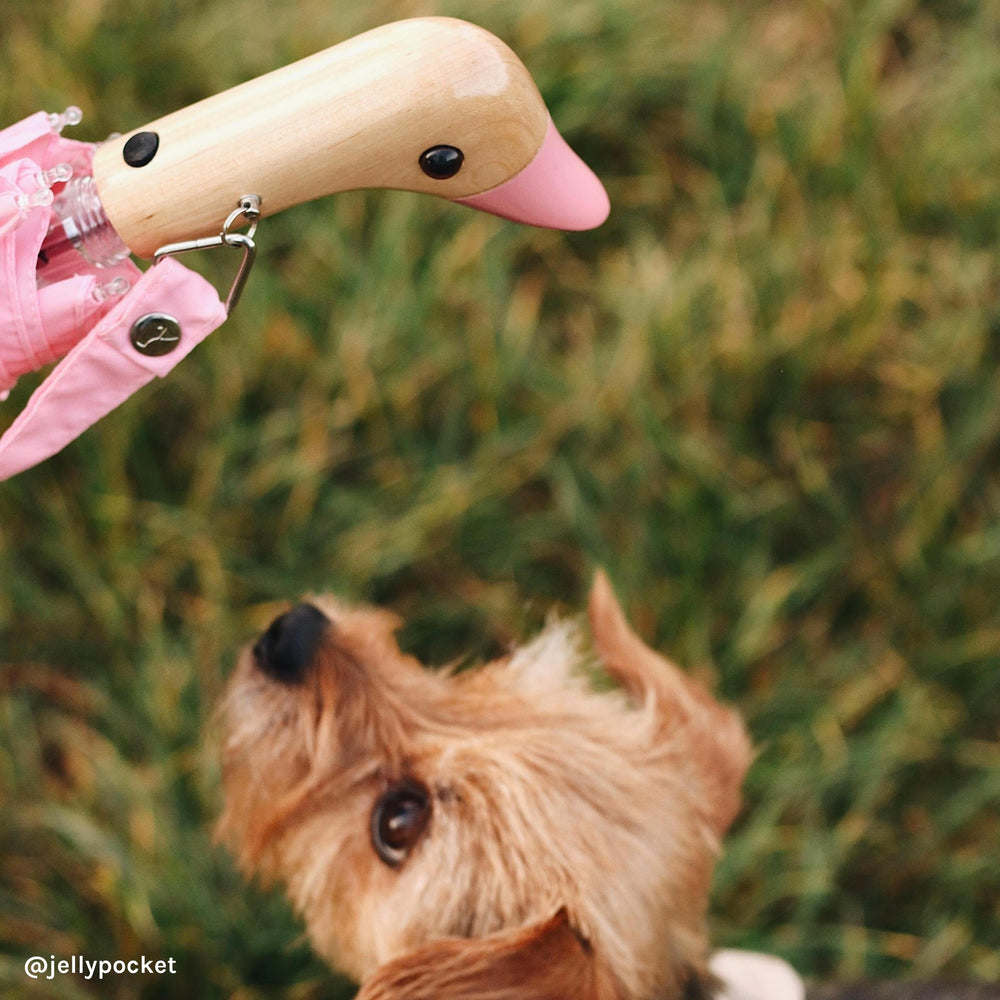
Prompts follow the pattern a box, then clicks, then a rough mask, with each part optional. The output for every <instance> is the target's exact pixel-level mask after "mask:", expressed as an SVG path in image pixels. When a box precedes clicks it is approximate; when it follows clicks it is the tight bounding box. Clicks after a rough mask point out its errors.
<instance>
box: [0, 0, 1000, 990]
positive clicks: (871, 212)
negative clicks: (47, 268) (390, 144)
mask: <svg viewBox="0 0 1000 1000" xmlns="http://www.w3.org/2000/svg"><path fill="white" fill-rule="evenodd" d="M423 13H446V14H455V15H459V16H465V17H467V18H469V19H471V20H475V21H477V22H478V23H481V24H483V25H484V26H485V27H487V28H490V29H491V30H493V31H495V32H496V33H498V34H499V35H500V36H501V37H503V38H504V39H506V40H507V41H508V42H509V43H510V44H511V45H512V46H513V47H514V48H515V50H517V51H518V53H519V54H520V55H521V56H522V58H523V59H524V60H525V62H526V63H527V64H528V66H529V68H530V69H531V71H532V72H533V74H534V75H535V77H536V79H537V81H538V83H539V86H540V87H541V89H542V91H543V93H544V95H545V97H546V99H547V101H548V103H549V106H550V108H551V110H552V112H553V115H554V117H555V119H556V121H557V122H558V123H559V124H560V126H561V127H562V128H563V131H564V132H565V133H566V134H567V136H568V137H569V139H570V140H571V142H573V144H574V145H575V146H576V147H577V148H578V149H579V150H580V151H581V153H582V154H583V155H584V156H585V158H586V159H587V160H588V161H589V162H590V163H591V164H592V165H593V166H594V167H595V168H596V169H597V171H598V173H599V174H600V175H601V176H602V177H603V178H605V179H606V182H607V185H608V187H609V189H610V192H611V195H612V201H613V204H614V212H613V215H612V218H611V220H610V221H609V222H608V223H607V224H606V225H605V226H604V227H603V228H602V229H600V230H598V231H597V232H594V233H586V234H578V235H561V234H553V233H548V232H541V231H535V230H530V229H524V228H518V227H515V226H513V225H510V224H506V223H503V222H500V221H499V220H495V219H492V218H490V217H486V216H481V215H476V214H474V213H471V212H468V211H466V210H464V209H458V208H455V207H453V206H449V205H446V204H444V203H439V202H437V201H435V200H433V199H428V198H419V197H417V196H411V195H406V194H400V193H384V192H383V193H368V194H349V195H343V196H340V197H338V198H337V199H332V200H327V201H325V202H321V203H318V204H315V205H312V206H303V207H300V208H298V209H295V210H292V211H289V212H287V213H285V214H284V215H282V216H280V217H277V218H275V219H271V220H267V222H266V224H265V225H263V226H262V228H261V232H260V236H261V244H262V254H261V262H260V263H259V264H258V266H257V270H256V273H255V274H254V276H253V280H252V281H251V284H250V286H249V288H248V291H247V294H246V298H245V300H244V302H243V304H242V305H241V307H240V309H239V311H238V312H237V314H236V315H235V316H234V317H233V319H232V320H231V321H230V322H229V323H228V324H227V325H226V326H225V327H223V328H222V329H221V330H220V331H219V332H218V333H216V334H215V335H214V336H213V337H212V338H211V339H210V340H209V341H208V342H207V343H206V344H205V345H204V346H203V347H201V348H199V350H198V351H197V352H195V354H194V355H193V356H192V357H191V358H190V359H188V360H187V361H186V362H185V363H184V365H182V366H181V367H180V369H179V370H177V371H175V372H174V373H173V375H172V376H171V377H170V378H169V379H168V380H166V381H164V382H162V383H160V384H157V385H154V386H150V387H149V388H148V389H147V390H145V392H144V393H142V394H141V395H140V396H139V397H138V398H136V399H133V400H132V401H130V402H129V403H128V404H126V405H125V406H123V407H122V408H121V409H120V410H118V411H117V412H116V413H115V414H114V415H113V416H111V417H109V418H107V419H105V420H104V421H103V422H102V423H101V424H100V425H99V426H98V427H96V428H95V429H93V430H92V431H90V432H89V433H88V434H86V435H85V436H84V437H83V438H82V439H81V440H79V441H77V442H76V443H74V444H73V445H72V446H71V447H70V448H68V449H67V450H66V451H65V452H63V453H62V454H60V455H59V456H57V457H56V458H54V459H52V460H50V461H49V462H47V463H45V464H44V465H42V466H41V467H39V468H37V469H35V470H33V471H32V472H30V473H27V474H25V475H22V476H20V477H18V478H16V479H15V480H13V481H12V482H9V483H6V484H3V485H2V486H0V567H2V569H0V664H2V673H0V734H2V735H0V795H2V802H3V823H2V825H0V943H2V945H3V956H0V996H2V997H46V998H51V997H67V998H69V997H72V998H80V997H97V996H100V997H109V996H113V997H114V998H116V1000H118V998H121V1000H126V998H138V997H141V998H143V1000H158V998H167V997H170V998H173V997H180V996H183V997H186V998H194V1000H201V998H206V1000H207V998H221V997H227V998H233V1000H235V998H239V1000H263V998H268V997H279V996H280V997H283V998H293V1000H310V998H318V997H320V996H323V997H329V996H331V995H335V994H333V993H331V992H330V985H329V977H328V974H327V972H326V970H325V969H324V968H323V967H322V966H321V965H320V964H319V963H318V962H317V961H316V960H315V959H313V958H311V957H310V953H309V950H308V947H307V945H306V944H305V943H304V942H303V940H302V938H301V935H300V931H299V928H298V927H297V925H296V923H295V921H294V919H293V918H292V917H291V916H290V915H289V914H288V912H287V910H286V908H285V906H284V904H283V902H282V901H281V899H280V897H279V896H277V895H275V894H268V893H263V892H261V891H259V890H257V889H254V888H252V887H246V886H244V885H243V884H242V882H241V880H240V879H239V878H238V877H237V876H236V875H235V874H234V872H233V870H232V867H231V865H230V863H229V860H228V858H227V857H226V856H225V855H224V854H223V853H222V852H220V851H218V850H217V849H215V848H214V847H213V846H212V844H211V840H210V827H211V822H212V818H213V816H214V814H215V811H216V808H217V794H218V792H217V775H216V772H215V769H214V763H213V757H212V753H211V747H210V745H209V744H208V743H206V741H205V739H204V733H205V730H206V727H207V723H208V717H209V713H210V711H211V706H212V704H213V702H214V700H215V698H216V697H217V695H218V693H219V691H220V689H221V685H222V683H223V679H224V677H225V675H226V673H227V671H228V669H229V668H230V667H231V665H232V662H233V657H234V652H235V650H236V648H237V647H238V646H239V645H240V644H241V643H242V642H244V641H245V640H246V639H247V638H249V637H251V636H252V635H253V634H254V633H255V631H256V630H257V629H258V628H260V627H261V626H262V625H263V624H264V623H266V622H267V621H268V620H269V617H270V615H271V614H272V612H273V611H274V609H275V608H276V607H278V606H280V605H281V602H283V601H285V600H287V599H292V598H295V597H297V596H299V595H301V594H303V593H306V592H308V591H311V590H317V589H334V590H336V591H338V592H340V593H343V594H345V595H346V596H348V597H350V598H353V599H363V600H375V601H379V602H382V603H385V604H387V605H390V606H392V607H394V608H395V609H397V610H398V611H399V612H400V613H402V614H403V615H404V616H405V617H406V618H407V620H408V622H409V625H408V628H407V631H406V633H405V639H406V642H407V643H408V645H409V646H410V647H411V648H412V649H414V650H415V651H417V652H418V653H420V654H421V655H423V656H424V657H426V658H427V659H428V660H429V661H431V662H441V661H444V660H446V659H449V658H451V657H453V656H455V655H460V654H462V653H467V652H468V653H471V654H474V655H489V654H491V653H494V652H496V651H497V650H499V649H501V648H503V647H504V646H506V645H507V644H508V643H510V642H512V641H515V640H516V639H518V638H521V637H523V636H525V635H526V634H528V633H530V631H531V630H532V629H533V628H535V627H537V626H538V625H539V623H540V622H541V621H542V619H543V617H544V615H545V613H546V612H547V610H548V609H549V608H550V607H551V606H552V605H557V606H562V607H565V608H568V609H572V610H574V611H575V610H576V609H578V608H579V607H580V605H581V602H582V600H583V597H584V594H585V591H586V587H587V584H588V581H589V578H590V575H591V573H592V571H593V569H594V567H595V566H597V565H603V566H605V567H607V569H608V570H609V572H610V573H611V575H612V578H613V579H614V581H615V583H616V585H617V587H618V589H619V591H620V594H621V596H622V598H623V600H624V602H625V604H626V606H627V608H628V609H629V611H630V613H631V615H632V617H633V619H634V620H635V621H636V624H637V627H638V628H639V629H640V631H642V633H643V634H644V635H645V636H647V637H648V638H649V639H650V640H652V641H653V642H655V643H657V644H658V645H660V646H661V647H662V648H664V649H668V650H669V651H670V652H671V653H672V654H673V655H674V656H675V657H676V658H678V659H679V660H680V661H681V662H683V663H685V664H686V665H688V666H689V667H690V668H691V669H692V670H693V671H695V672H696V673H698V674H699V675H701V676H704V677H706V678H707V679H709V680H711V681H712V682H715V683H718V684H719V685H720V688H721V690H722V691H723V692H724V693H725V695H726V696H728V697H730V698H732V699H735V700H736V701H737V702H738V703H739V704H740V705H741V707H742V708H743V709H744V710H745V711H746V714H747V717H748V719H749V722H750V725H751V728H752V730H753V733H754V736H755V738H756V740H757V741H758V743H759V745H760V755H759V758H758V761H757V763H756V765H755V767H754V769H753V771H752V773H751V775H750V778H749V781H748V785H747V797H748V802H749V808H748V810H747V811H746V813H745V815H744V817H743V818H742V819H741V821H740V822H739V824H738V827H737V829H736V831H735V833H734V836H733V837H732V838H731V840H730V843H729V847H728V852H727V854H726V856H725V859H724V861H723V863H722V865H721V868H720V871H719V875H718V879H717V892H716V897H715V906H714V911H715V926H716V929H717V936H718V938H719V940H720V941H722V942H726V943H729V944H735V945H744V946H750V947H760V948H765V949H769V950H774V951H777V952H780V953H782V954H784V955H786V956H787V957H789V958H790V959H791V960H792V961H793V962H794V963H795V964H796V965H797V966H798V967H799V968H800V969H801V970H802V971H803V972H805V973H806V974H809V975H812V976H828V975H840V976H856V975H858V974H862V973H864V974H869V975H894V976H916V977H919V976H931V975H948V976H970V977H976V978H983V979H994V980H995V979H997V978H1000V850H998V839H997V836H998V835H997V831H998V829H1000V826H998V820H1000V604H998V601H997V594H998V593H1000V381H998V375H997V363H998V361H1000V306H998V291H1000V267H998V264H997V255H996V252H995V242H996V236H997V232H998V223H1000V182H998V180H997V173H998V171H997V164H998V163H1000V49H998V47H997V44H996V43H997V38H998V36H1000V4H998V3H997V2H995V0H994V2H979V3H973V2H959V0H954V2H951V0H925V2H914V0H911V2H902V0H892V2H888V0H866V2H863V0H857V2H838V0H826V2H820V0H815V2H814V0H807V2H798V0H797V2H787V3H778V2H772V3H764V2H756V0H744V2H741V3H724V2H719V0H675V2H672V3H670V4H650V3H644V2H641V0H620V2H617V3H612V2H610V0H607V2H602V0H580V2H575V3H573V4H571V5H567V4H561V3H556V2H554V0H538V2H533V3H530V4H524V3H513V2H490V3H479V4H475V5H474V4H471V3H462V2H457V0H455V2H441V3H436V4H435V3H431V2H410V3H406V2H402V0H400V2H390V0H379V2H375V3H372V4H369V5H366V6H362V5H356V4H355V5H347V4H337V3H330V2H328V0H324V2H320V0H300V2H298V3H296V4H294V5H287V6H285V7H278V8H276V7H274V5H273V4H270V3H268V4H265V3H264V2H263V0H246V2H235V0H227V2H214V0H209V2H205V0H198V2H197V3H195V2H193V0H185V2H180V3H175V4H172V5H165V4H158V3H153V2H152V0H130V2H129V3H124V2H120V0H118V2H115V0H63V2H58V3H53V4H49V5H40V4H36V3H34V2H32V3H30V4H29V3H27V2H26V0H0V24H2V30H0V66H2V67H3V69H2V77H0V79H2V80H3V85H2V86H0V112H2V114H0V121H4V122H13V121H15V120H17V119H19V118H21V117H23V116H25V115H27V114H29V113H31V112H33V111H35V110H37V109H39V108H45V109H47V110H61V109H62V108H63V107H64V106H65V105H67V104H69V103H76V104H79V105H80V106H81V107H82V108H83V109H84V112H85V115H86V117H85V121H84V125H83V126H81V127H80V128H79V129H78V130H77V132H76V133H75V134H77V135H78V136H79V137H81V138H92V139H96V138H99V137H101V136H103V135H105V134H107V133H108V132H110V131H112V130H114V129H124V128H129V127H133V126H135V125H137V124H140V123H142V122H145V121H148V120H150V119H151V118H153V117H155V116H156V115H159V114H161V113H164V112H166V111H168V110H172V109H174V108H175V107H178V106H180V105H183V104H186V103H189V102H191V101H193V100H195V99H197V98H199V97H202V96H205V95H207V94H210V93H213V92H215V91H218V90H221V89H223V88H225V87H227V86H230V85H232V84H234V83H236V82H238V81H240V80H242V79H245V78H248V77H251V76H254V75H257V74H259V73H261V72H264V71H266V70H268V69H270V68H273V67H274V66H276V65H279V64H281V63H284V62H287V61H290V60H292V59H295V58H298V57H300V56H302V55H305V54H307V53H309V52H311V51H314V50H315V49H317V48H319V47H322V46H325V45H329V44H333V43H334V42H336V41H338V40H340V39H342V38H344V37H347V36H350V35H352V34H355V33H357V32H359V31H362V30H365V29H366V28H368V27H372V26H374V25H376V24H379V23H382V22H383V21H386V20H390V19H394V18H398V17H403V16H409V15H412V14H423ZM261 139H262V141H266V137H261ZM229 263H230V262H224V263H222V264H220V263H219V262H217V261H214V260H210V259H205V260H204V261H202V262H201V263H199V264H198V265H197V266H199V267H201V268H203V269H204V270H205V271H206V273H209V274H211V275H212V276H213V277H215V279H216V280H217V281H218V283H219V284H220V286H221V285H222V284H224V282H225V281H226V280H227V278H228V275H229V272H228V271H227V265H228V264H229ZM216 269H217V270H216ZM36 381H37V379H32V378H26V379H24V380H23V384H22V385H20V386H19V387H18V388H17V390H16V391H15V393H14V395H13V397H12V399H11V401H10V402H9V403H7V404H6V406H5V413H7V414H10V415H12V414H13V413H15V412H17V410H19V409H20V407H21V406H22V405H23V403H24V401H25V399H26V398H27V396H28V394H29V392H30V389H31V388H32V386H33V385H34V384H35V383H36ZM5 422H6V420H5ZM30 954H42V955H49V954H55V955H56V956H57V958H58V957H63V956H67V957H68V956H70V955H72V954H83V955H87V956H88V957H90V958H119V957H120V958H129V957H133V956H136V955H140V954H146V955H153V956H156V957H162V956H173V957H175V958H176V959H177V965H178V968H179V969H180V974H179V975H178V976H177V977H176V978H174V979H171V978H170V977H164V978H152V979H145V980H144V979H141V978H136V979H129V978H123V979H118V980H115V981H113V982H110V983H109V981H105V982H104V983H103V984H98V983H95V982H90V983H88V982H85V981H83V980H81V979H79V978H77V979H73V978H71V977H66V978H63V979H56V980H55V981H53V982H51V983H47V982H40V983H36V984H32V983H30V982H29V981H28V980H27V979H26V978H25V976H24V974H23V972H22V970H21V963H22V961H23V958H24V957H25V956H27V955H30ZM4 956H5V957H4ZM343 989H344V993H343V995H344V996H348V995H350V990H349V987H347V986H346V985H345V986H344V987H343Z"/></svg>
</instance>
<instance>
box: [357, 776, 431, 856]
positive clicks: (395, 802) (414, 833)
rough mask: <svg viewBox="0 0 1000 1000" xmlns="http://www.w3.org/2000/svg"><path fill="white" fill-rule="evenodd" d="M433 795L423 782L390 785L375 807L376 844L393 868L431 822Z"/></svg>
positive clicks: (381, 854) (379, 851)
mask: <svg viewBox="0 0 1000 1000" xmlns="http://www.w3.org/2000/svg"><path fill="white" fill-rule="evenodd" d="M430 815H431V804H430V797H429V796H428V794H427V791H426V790H425V789H423V788H421V787H420V786H419V785H416V784H410V783H406V784H403V785H397V786H395V787H394V788H390V789H389V790H388V791H387V792H385V793H384V794H383V795H382V797H381V798H380V799H379V800H378V801H377V802H376V803H375V808H374V809H373V810H372V821H371V836H372V846H373V847H374V848H375V851H376V853H377V854H378V856H379V857H380V858H381V859H382V860H383V861H384V862H385V863H386V864H387V865H389V866H390V867H391V868H396V867H398V866H399V865H401V864H402V863H403V862H404V861H405V860H406V856H407V855H408V854H409V853H410V851H411V850H412V849H413V847H414V845H415V844H416V842H417V841H418V840H419V839H420V835H421V834H422V833H423V832H424V828H425V827H426V826H427V821H428V819H430Z"/></svg>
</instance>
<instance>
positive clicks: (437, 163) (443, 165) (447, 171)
mask: <svg viewBox="0 0 1000 1000" xmlns="http://www.w3.org/2000/svg"><path fill="white" fill-rule="evenodd" d="M463 160H465V154H464V153H463V152H462V151H461V150H460V149H458V148H457V147H455V146H431V148H430V149H425V150H424V151H423V152H422V153H421V154H420V169H421V170H422V171H423V172H424V173H425V174H427V176H428V177H433V178H434V180H436V181H444V180H447V179H448V178H449V177H454V176H455V174H457V173H458V172H459V170H461V169H462V162H463Z"/></svg>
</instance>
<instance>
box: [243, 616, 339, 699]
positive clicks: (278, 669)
mask: <svg viewBox="0 0 1000 1000" xmlns="http://www.w3.org/2000/svg"><path fill="white" fill-rule="evenodd" d="M329 627H330V619H329V618H327V617H326V615H324V614H323V612H322V611H320V610H319V608H316V607H313V605H311V604H299V605H296V606H295V607H294V608H292V610H291V611H286V612H285V614H283V615H280V616H279V617H277V618H275V619H274V621H273V622H271V624H270V625H269V626H268V629H267V631H266V632H265V633H264V634H263V635H262V636H261V637H260V638H259V639H258V640H257V642H256V644H255V645H254V647H253V656H254V660H255V661H256V663H257V666H258V667H259V668H260V669H261V670H262V671H263V672H264V673H265V674H266V675H267V676H268V677H270V678H271V679H272V680H275V681H280V682H281V683H282V684H298V683H300V682H301V681H302V679H303V678H304V677H305V675H306V671H307V670H308V669H309V666H310V664H311V663H312V662H313V660H314V659H315V657H316V651H317V650H318V649H319V644H320V642H321V641H322V639H323V635H324V633H325V632H326V630H327V629H328V628H329Z"/></svg>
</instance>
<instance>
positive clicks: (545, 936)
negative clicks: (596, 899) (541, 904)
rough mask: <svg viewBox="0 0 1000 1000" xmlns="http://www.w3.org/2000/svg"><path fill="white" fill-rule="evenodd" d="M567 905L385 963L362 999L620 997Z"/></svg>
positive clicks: (574, 999) (437, 943) (610, 999)
mask: <svg viewBox="0 0 1000 1000" xmlns="http://www.w3.org/2000/svg"><path fill="white" fill-rule="evenodd" d="M620 998H621V993H620V991H619V990H618V989H617V987H616V985H615V982H614V980H613V978H612V976H611V974H610V972H608V971H607V970H606V969H604V968H603V967H602V966H601V965H600V963H599V962H598V961H597V959H596V957H595V955H594V953H593V950H592V949H591V948H590V946H589V944H588V943H587V942H586V941H584V940H583V939H582V938H581V937H580V936H579V935H578V934H577V933H576V932H575V931H574V930H573V928H572V927H571V926H570V924H569V918H568V916H567V914H566V911H565V909H562V910H560V911H559V912H558V913H556V914H555V916H553V917H551V918H550V919H548V920H544V921H542V922H540V923H536V924H531V925H530V926H528V927H519V928H515V929H514V930H509V931H501V932H498V933H496V934H491V935H488V936H487V937H482V938H443V939H442V940H440V941H434V942H431V943H430V944H426V945H423V946H422V947H420V948H417V949H415V950H414V951H412V952H410V953H409V954H407V955H403V956H402V957H401V958H397V959H394V960H393V961H391V962H387V963H386V964H385V965H383V966H381V967H380V968H379V969H376V971H375V972H374V973H373V974H372V975H371V976H370V977H369V978H368V979H366V980H365V981H364V982H363V983H362V984H361V990H360V992H359V993H358V995H357V998H356V1000H620Z"/></svg>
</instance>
